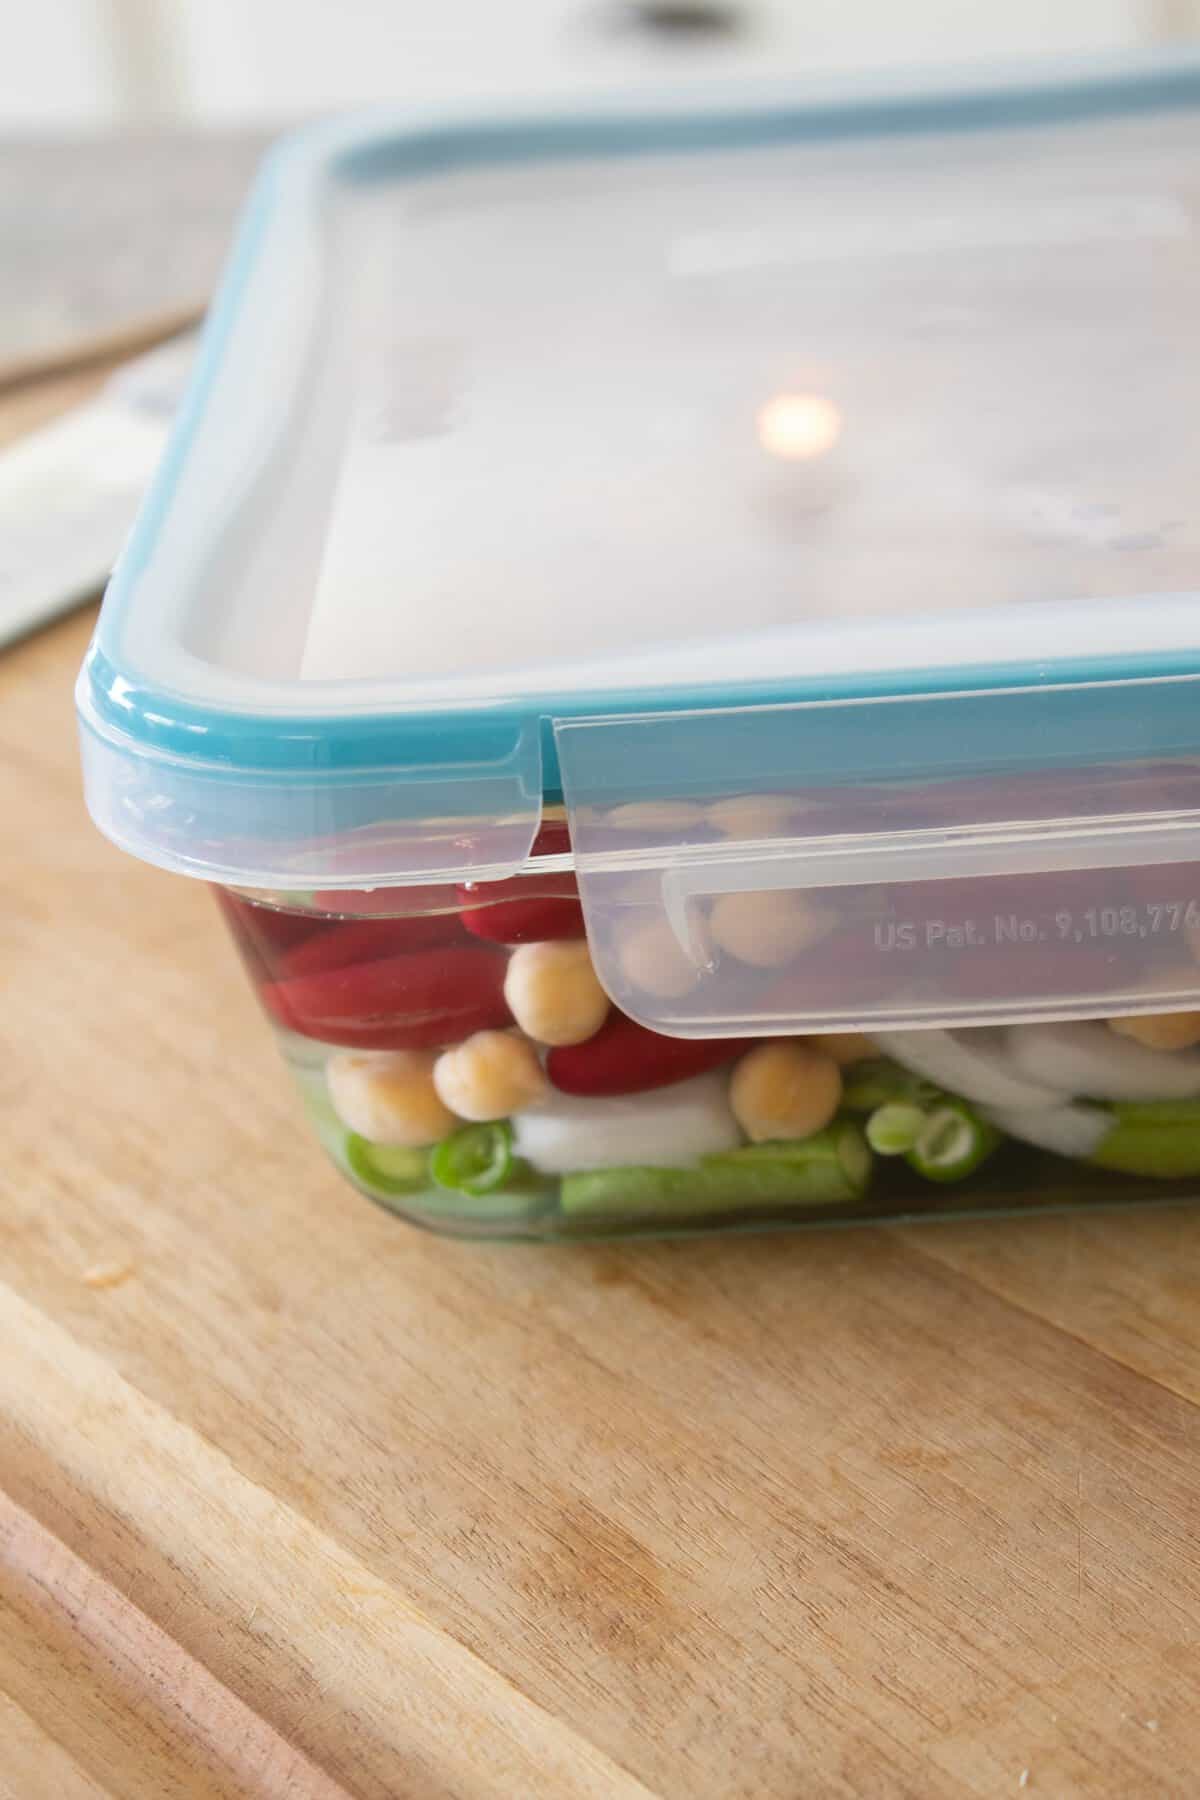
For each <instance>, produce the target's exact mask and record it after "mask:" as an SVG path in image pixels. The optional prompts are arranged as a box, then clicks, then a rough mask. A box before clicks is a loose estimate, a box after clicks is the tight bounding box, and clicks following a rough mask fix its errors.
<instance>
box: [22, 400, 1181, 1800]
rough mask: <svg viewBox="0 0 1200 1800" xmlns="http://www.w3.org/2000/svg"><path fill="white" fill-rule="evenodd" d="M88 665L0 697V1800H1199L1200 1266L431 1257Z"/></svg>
mask: <svg viewBox="0 0 1200 1800" xmlns="http://www.w3.org/2000/svg"><path fill="white" fill-rule="evenodd" d="M82 391H84V390H83V389H82V388H81V387H80V385H79V384H78V383H75V384H74V385H71V384H68V385H67V386H66V387H60V389H59V390H57V391H56V392H55V393H49V394H47V395H45V396H43V404H44V408H46V409H48V408H50V407H52V406H54V405H58V404H61V403H62V402H63V401H64V400H65V399H68V398H72V397H75V396H76V395H77V394H78V393H80V392H82ZM35 411H36V409H35ZM34 422H35V419H34V417H33V416H31V412H30V404H29V400H28V396H26V397H25V399H24V400H23V410H22V413H21V418H20V423H22V424H24V425H29V424H32V423H34ZM9 428H10V429H15V428H16V427H15V424H14V417H13V416H12V415H10V421H9ZM90 622H91V621H90V619H89V618H87V617H76V618H73V619H70V620H68V621H65V622H63V623H61V624H59V625H57V626H55V627H54V628H53V629H51V630H48V631H46V632H45V633H43V634H41V635H40V636H38V637H35V638H33V639H31V640H29V641H28V642H27V643H25V644H24V645H22V646H20V647H19V648H17V649H15V650H13V651H11V652H9V653H8V654H6V655H4V656H2V657H0V1489H2V1498H0V1796H3V1797H4V1800H9V1797H10V1796H11V1800H42V1797H43V1796H45V1797H46V1800H50V1797H53V1800H85V1797H86V1800H97V1797H100V1796H104V1797H110V1796H111V1797H119V1800H143V1797H145V1800H150V1797H152V1796H153V1797H155V1800H157V1797H158V1796H189V1797H190V1796H193V1795H196V1796H201V1795H203V1796H210V1795H212V1796H222V1797H223V1796H263V1797H268V1800H282V1797H284V1796H287V1797H289V1800H300V1797H303V1800H309V1797H312V1800H316V1797H321V1800H325V1797H326V1796H328V1797H330V1800H334V1797H338V1796H355V1797H362V1800H408V1797H410V1796H411V1797H414V1800H441V1797H443V1796H444V1797H446V1800H449V1797H450V1796H454V1797H455V1800H459V1797H463V1800H485V1797H486V1800H494V1797H497V1796H503V1797H506V1800H507V1797H510V1796H511V1797H512V1800H540V1797H542V1796H545V1797H547V1800H576V1797H584V1796H586V1797H588V1800H647V1797H648V1796H656V1797H661V1800H727V1797H744V1800H823V1797H825V1796H829V1797H830V1800H834V1797H838V1800H841V1797H857V1796H866V1797H869V1800H890V1797H892V1796H895V1797H897V1800H898V1797H901V1796H904V1797H908V1796H911V1797H912V1800H918V1797H919V1800H940V1797H943V1796H956V1795H986V1796H993V1795H1018V1796H1019V1795H1021V1794H1028V1795H1030V1796H1058V1797H1061V1796H1074V1795H1084V1796H1092V1795H1103V1796H1114V1797H1118V1796H1119V1797H1121V1800H1137V1797H1141V1796H1187V1795H1190V1794H1193V1793H1195V1792H1196V1791H1197V1786H1198V1781H1200V1778H1198V1777H1197V1775H1196V1768H1197V1763H1198V1760H1200V1723H1198V1719H1197V1705H1196V1696H1197V1681H1198V1678H1200V1556H1198V1550H1200V1544H1198V1532H1200V1458H1198V1454H1197V1452H1198V1450H1200V1410H1198V1408H1200V1231H1198V1226H1200V1214H1197V1213H1196V1212H1193V1211H1191V1210H1188V1209H1180V1210H1175V1211H1148V1212H1144V1213H1141V1214H1136V1213H1135V1214H1127V1215H1107V1216H1103V1217H1101V1216H1094V1217H1090V1218H1089V1217H1073V1218H1070V1219H1065V1220H1055V1219H1047V1218H1041V1219H1039V1218H1029V1219H1023V1220H1020V1221H1008V1222H997V1223H991V1224H985V1225H976V1226H970V1225H938V1226H931V1227H927V1228H925V1229H923V1230H915V1229H909V1230H891V1231H859V1232H845V1233H823V1234H812V1235H797V1236H790V1237H787V1236H784V1237H760V1238H745V1239H728V1240H725V1241H720V1240H710V1241H697V1242H693V1243H671V1244H661V1245H646V1244H640V1245H638V1246H636V1247H632V1248H628V1249H623V1248H614V1247H605V1248H584V1247H576V1248H566V1247H560V1248H551V1249H539V1248H535V1247H529V1246H509V1247H493V1248H488V1247H484V1246H480V1245H468V1244H460V1243H453V1242H447V1241H440V1240H438V1239H437V1238H435V1237H432V1236H426V1235H423V1234H421V1233H419V1232H417V1231H413V1230H409V1229H407V1228H405V1227H404V1226H402V1225H401V1224H399V1223H398V1222H397V1221H396V1220H394V1219H392V1218H390V1217H388V1216H387V1215H385V1214H384V1213H382V1212H380V1211H377V1210H375V1209H373V1208H372V1207H371V1206H370V1205H369V1204H367V1203H366V1202H365V1201H362V1200H360V1199H358V1198H357V1197H356V1196H355V1195H354V1194H352V1193H351V1192H349V1191H348V1190H346V1189H345V1188H343V1187H342V1186H341V1185H340V1183H339V1179H338V1177H337V1176H336V1175H335V1174H333V1173H332V1172H331V1171H330V1170H329V1169H327V1168H326V1167H325V1166H324V1165H323V1164H322V1162H321V1161H320V1159H319V1157H318V1156H317V1154H316V1153H315V1152H314V1150H313V1148H312V1146H311V1145H310V1143H309V1142H308V1140H307V1138H306V1135H305V1128H304V1125H303V1122H302V1119H301V1115H300V1112H299V1108H298V1106H297V1104H296V1102H295V1100H294V1099H293V1096H292V1094H291V1091H290V1089H289V1086H288V1082H287V1080H286V1079H285V1076H284V1073H283V1070H282V1068H281V1066H280V1065H279V1064H278V1062H277V1060H276V1057H275V1053H274V1050H273V1048H272V1046H271V1044H270V1043H269V1041H268V1038H267V1034H266V1031H265V1029H264V1028H263V1026H262V1025H261V1023H260V1021H259V1020H258V1018H257V1016H256V1013H255V1009H254V1005H253V1003H252V1000H251V998H250V995H249V993H248V991H247V990H246V988H245V986H244V984H243V982H242V978H241V975H240V973H239V970H238V969H237V967H236V965H235V963H234V959H233V957H232V955H231V953H230V951H229V949H228V948H227V946H226V944H225V942H224V941H223V939H222V935H221V931H220V929H219V927H218V922H217V918H216V916H215V911H214V909H213V908H212V906H211V903H210V900H209V897H208V896H207V894H206V893H205V892H204V890H203V889H202V888H201V887H199V886H197V885H195V884H192V883H189V882H187V881H184V880H178V879H172V878H170V877H168V876H166V875H163V874H160V873H157V872H156V871H154V870H152V869H149V868H144V867H141V866H139V865H138V864H136V863H134V862H131V861H129V860H127V859H126V858H124V857H122V856H120V855H119V854H118V853H117V852H116V851H114V850H112V849H110V848H109V847H108V846H107V845H106V844H105V843H103V842H102V841H101V839H100V838H99V837H98V836H97V835H96V833H95V832H94V831H93V830H92V828H91V827H90V825H89V823H88V821H87V819H86V817H85V814H84V810H83V806H82V802H81V799H80V794H79V782H78V777H77V764H76V750H75V741H74V729H73V722H72V711H71V689H72V684H73V680H74V676H75V671H76V668H77V665H78V662H79V660H80V657H81V656H82V653H83V650H84V646H85V643H86V639H87V635H88V630H89V627H90Z"/></svg>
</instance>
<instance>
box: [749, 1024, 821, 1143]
mask: <svg viewBox="0 0 1200 1800" xmlns="http://www.w3.org/2000/svg"><path fill="white" fill-rule="evenodd" d="M841 1098H842V1073H841V1070H840V1069H839V1068H838V1066H837V1064H836V1063H835V1062H834V1060H833V1058H832V1056H826V1055H825V1053H824V1051H822V1050H817V1049H815V1048H814V1046H813V1045H812V1044H802V1043H799V1042H796V1041H795V1040H788V1041H785V1042H780V1041H778V1040H777V1041H776V1042H774V1043H768V1044H759V1045H756V1047H755V1048H754V1049H753V1050H748V1051H747V1052H746V1054H745V1056H743V1057H742V1058H741V1060H740V1061H739V1062H738V1063H737V1065H736V1066H735V1068H734V1071H733V1078H732V1080H731V1081H730V1084H729V1103H730V1105H731V1106H732V1108H733V1115H734V1118H735V1119H736V1120H737V1122H738V1124H739V1125H740V1126H741V1128H742V1130H743V1131H744V1132H745V1133H746V1136H747V1137H748V1138H749V1139H750V1140H751V1142H752V1143H755V1144H761V1143H765V1142H766V1141H767V1140H768V1139H770V1138H806V1137H811V1136H812V1135H813V1133H814V1132H815V1131H821V1130H823V1129H824V1127H825V1126H826V1125H828V1124H829V1121H830V1120H831V1119H832V1118H833V1116H834V1114H835V1113H836V1112H837V1109H838V1105H839V1103H840V1101H841Z"/></svg>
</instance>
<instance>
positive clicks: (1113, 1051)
mask: <svg viewBox="0 0 1200 1800" xmlns="http://www.w3.org/2000/svg"><path fill="white" fill-rule="evenodd" d="M1008 1043H1009V1048H1010V1051H1011V1054H1012V1060H1013V1063H1014V1065H1015V1066H1016V1067H1017V1068H1018V1069H1019V1070H1020V1071H1021V1073H1022V1074H1023V1075H1025V1076H1027V1077H1028V1078H1029V1080H1031V1081H1057V1083H1058V1085H1059V1086H1060V1087H1063V1088H1066V1089H1067V1090H1068V1091H1069V1092H1070V1093H1072V1094H1084V1095H1087V1096H1088V1097H1089V1098H1091V1099H1094V1100H1191V1099H1194V1098H1196V1097H1197V1096H1198V1095H1200V1055H1197V1054H1196V1053H1195V1052H1193V1051H1187V1050H1148V1049H1147V1048H1146V1046H1145V1045H1144V1044H1137V1043H1135V1042H1134V1041H1133V1039H1132V1038H1127V1037H1118V1035H1117V1034H1116V1032H1115V1031H1110V1030H1109V1029H1108V1026H1107V1025H1103V1024H1098V1023H1096V1022H1089V1023H1076V1024H1065V1025H1013V1026H1010V1027H1009V1030H1008Z"/></svg>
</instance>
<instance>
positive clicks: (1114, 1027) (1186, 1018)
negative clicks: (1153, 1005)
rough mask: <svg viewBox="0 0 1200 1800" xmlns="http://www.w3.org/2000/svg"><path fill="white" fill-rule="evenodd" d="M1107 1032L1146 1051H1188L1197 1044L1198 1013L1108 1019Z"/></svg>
mask: <svg viewBox="0 0 1200 1800" xmlns="http://www.w3.org/2000/svg"><path fill="white" fill-rule="evenodd" d="M1108 1029H1109V1030H1110V1031H1115V1032H1116V1033H1117V1034H1118V1036H1120V1037H1127V1038H1132V1039H1133V1041H1134V1043H1135V1044H1144V1045H1145V1047H1146V1049H1147V1050H1190V1049H1191V1048H1192V1046H1193V1045H1194V1044H1200V1012H1177V1013H1139V1014H1138V1015H1137V1016H1136V1017H1134V1018H1129V1019H1110V1020H1109V1021H1108Z"/></svg>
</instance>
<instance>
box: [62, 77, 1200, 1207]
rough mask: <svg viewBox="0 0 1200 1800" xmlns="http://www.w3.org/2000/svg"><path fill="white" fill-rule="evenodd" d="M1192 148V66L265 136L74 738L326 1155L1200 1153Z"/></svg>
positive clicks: (363, 124) (1086, 1198)
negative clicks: (170, 874)
mask: <svg viewBox="0 0 1200 1800" xmlns="http://www.w3.org/2000/svg"><path fill="white" fill-rule="evenodd" d="M1198 167H1200V69H1198V67H1197V65H1196V64H1195V63H1194V62H1187V61H1178V60H1177V61H1175V62H1174V63H1173V64H1172V65H1171V66H1170V67H1165V66H1160V65H1157V64H1147V65H1139V66H1137V67H1136V68H1131V69H1125V70H1121V71H1113V70H1111V69H1110V70H1104V71H1094V70H1093V71H1085V72H1077V71H1072V72H1070V74H1069V75H1068V74H1064V73H1062V72H1061V71H1059V70H1050V71H1049V72H1039V73H1037V74H1036V75H1034V76H1032V77H1028V76H1027V77H1025V78H1023V79H1022V80H1021V81H1020V82H1013V81H1011V80H1009V79H1007V78H1005V79H1003V80H1001V79H999V78H997V79H995V80H994V81H992V82H991V83H990V85H986V86H976V87H975V88H974V89H972V90H971V91H969V92H968V91H963V90H957V91H955V92H947V93H942V94H933V95H931V94H929V93H921V92H916V91H912V92H910V91H908V90H907V89H904V88H900V87H897V86H896V85H894V84H893V85H891V86H889V87H886V88H884V87H880V86H875V87H873V88H870V89H866V90H863V91H861V92H858V93H847V92H836V91H833V90H832V89H827V90H826V91H825V92H823V93H822V94H820V95H812V94H810V95H807V96H806V95H803V94H798V93H795V92H791V93H779V92H774V93H770V92H757V93H755V94H753V95H750V96H746V95H744V94H743V95H740V96H733V97H730V96H728V95H722V96H720V97H719V98H717V99H715V100H713V101H711V102H709V103H706V104H705V106H703V107H699V106H698V105H697V102H696V100H695V98H694V96H693V97H692V98H688V97H687V96H685V97H684V98H683V99H679V98H676V99H673V100H668V101H667V102H665V103H664V104H663V105H662V106H661V107H659V108H658V109H657V110H652V109H650V108H648V107H646V108H634V109H631V108H630V107H629V106H626V107H624V108H622V107H621V106H619V105H608V104H605V103H600V102H596V103H595V104H594V105H593V106H592V108H591V110H588V111H576V112H572V113H571V114H570V115H569V116H568V115H563V114H559V115H554V116H551V115H545V116H541V115H537V114H534V113H529V114H519V113H517V112H516V111H510V112H505V113H503V114H498V115H495V116H491V117H489V118H486V119H483V118H471V117H467V116H462V117H451V116H447V115H442V116H439V117H437V118H427V117H414V116H411V115H398V116H389V115H384V116H371V117H368V118H366V119H365V120H362V121H358V122H354V123H351V124H349V125H344V124H337V125H331V126H323V127H320V128H317V129H315V130H312V131H309V132H308V133H307V134H304V135H301V136H300V137H299V138H298V139H295V140H293V141H290V142H288V143H287V144H285V146H284V147H283V148H282V149H280V150H279V151H277V152H276V153H275V154H274V155H272V156H271V157H270V158H269V160H268V162H267V164H266V166H265V168H264V170H263V173H262V176H261V178H260V180H259V183H258V186H257V188H256V190H255V192H254V195H253V197H252V199H251V201H250V204H249V208H248V211H247V214H246V218H245V222H244V225H243V228H242V232H241V236H240V238H239V240H238V243H237V246H236V249H235V252H234V255H233V258H232V262H231V264H230V268H229V272H228V275H227V277H226V280H225V283H224V287H223V289H222V292H221V294H220V297H219V300H218V302H217V304H216V306H215V308H214V311H213V313H212V316H211V319H210V322H209V324H208V328H207V335H206V338H205V343H204V347H203V351H202V355H201V358H200V361H199V366H198V369H197V372H196V374H195V376H194V379H193V383H192V386H191V390H190V394H189V397H188V399H187V402H186V404H185V407H184V410H183V413H182V416H181V418H180V419H179V421H178V424H177V426H176V429H175V433H174V440H173V443H172V445H171V447H170V450H169V452H168V454H167V456H166V459H165V461H164V463H163V465H162V467H161V469H160V471H159V473H158V476H157V479H156V481H155V483H154V486H153V489H152V491H151V493H150V495H149V497H148V499H147V501H146V503H145V506H144V509H143V511H142V514H141V517H140V520H139V522H138V524H137V526H136V529H135V530H134V533H133V535H132V537H131V539H130V541H129V544H128V546H127V548H126V550H125V553H124V555H123V556H122V558H121V561H120V564H119V567H118V568H117V570H116V573H115V575H114V578H113V581H112V585H111V587H110V589H109V593H108V597H107V600H106V602H105V606H104V610H103V613H102V616H101V621H100V625H99V629H98V631H97V635H96V639H95V643H94V645H93V647H92V650H91V653H90V655H89V658H88V661H87V665H86V667H85V670H84V673H83V675H82V678H81V685H80V690H79V705H80V715H81V721H82V741H83V756H84V767H85V772H86V784H87V794H88V801H89V804H90V807H91V810H92V813H93V815H94V817H95V819H96V820H97V822H98V824H99V825H100V827H101V828H102V829H103V830H104V831H105V832H107V833H108V835H109V836H110V837H111V838H112V839H113V840H114V841H115V842H116V843H118V844H120V845H122V846H123V847H124V848H126V849H128V850H129V851H131V852H132V853H133V854H135V855H137V856H141V857H143V858H145V859H147V860H148V861H150V862H154V863H157V864H159V865H161V866H162V867H164V868H167V869H172V870H175V871H177V872H178V873H180V874H184V875H191V876H194V877H197V878H199V879H202V880H205V881H207V882H210V883H212V884H213V887H214V889H215V892H216V895H217V899H218V901H219V903H220V905H221V908H222V910H223V912H224V915H225V918H226V920H227V922H228V925H229V928H230V930H231V932H232V935H233V938H234V940H235V942H236V944H237V946H238V948H239V950H240V951H241V954H242V956H243V958H244V961H245V964H246V968H247V970H248V971H249V974H250V977H251V979H252V981H253V983H254V985H255V988H256V990H257V993H258V997H259V1000H260V1001H261V1004H262V1008H263V1011H264V1013H265V1015H266V1018H267V1020H268V1021H269V1024H270V1026H271V1028H272V1030H273V1031H274V1032H275V1034H276V1036H277V1038H278V1041H279V1044H280V1047H281V1049H282V1051H283V1055H284V1057H285V1059H286V1061H287V1063H288V1064H289V1066H290V1067H291V1069H292V1071H293V1073H294V1075H295V1077H296V1080H297V1082H298V1083H299V1087H300V1091H301V1093H302V1095H303V1099H304V1103H305V1106H306V1107H307V1110H308V1113H309V1116H310V1118H311V1121H312V1124H313V1127H314V1130H315V1133H316V1135H317V1137H318V1138H319V1140H320V1142H321V1143H322V1145H323V1146H324V1147H325V1150H326V1151H327V1152H328V1154H329V1155H330V1156H331V1157H332V1159H333V1160H334V1162H335V1163H336V1164H337V1165H338V1167H339V1168H340V1169H341V1171H342V1173H343V1174H344V1175H345V1176H346V1177H347V1178H348V1180H349V1181H350V1182H351V1183H353V1184H354V1185H355V1186H356V1187H358V1188H359V1189H361V1190H362V1191H363V1192H364V1193H366V1194H368V1195H370V1196H372V1197H373V1198H374V1199H376V1200H378V1201H380V1202H381V1203H382V1204H383V1205H384V1206H386V1207H388V1208H390V1209H391V1210H392V1211H394V1212H396V1213H399V1214H400V1215H401V1216H403V1217H404V1218H407V1219H410V1220H414V1221H417V1222H420V1223H423V1224H427V1225H434V1226H437V1227H438V1228H440V1229H444V1230H449V1231H456V1232H466V1233H475V1234H480V1235H501V1236H504V1235H510V1236H528V1237H537V1238H547V1239H549V1238H564V1237H566V1238H573V1237H577V1236H586V1235H589V1234H602V1233H613V1232H626V1231H655V1232H657V1231H667V1230H679V1229H692V1228H698V1227H704V1228H710V1227H711V1228H727V1227H748V1226H762V1225H766V1224H784V1223H786V1224H791V1225H796V1224H802V1223H813V1222H821V1223H827V1222H830V1221H851V1220H866V1219H879V1218H886V1217H896V1216H904V1217H921V1216H927V1215H936V1214H946V1213H964V1212H985V1211H989V1212H990V1211H997V1210H1006V1209H1016V1208H1027V1207H1052V1206H1076V1205H1088V1204H1112V1203H1115V1202H1120V1201H1127V1200H1138V1201H1149V1200H1151V1199H1155V1198H1158V1199H1171V1198H1174V1199H1178V1198H1180V1197H1183V1196H1186V1195H1189V1194H1191V1193H1192V1192H1193V1191H1194V1190H1195V1188H1196V1185H1197V1182H1198V1181H1200V614H1198V611H1197V596H1196V593H1195V581H1196V569H1197V566H1198V558H1200V507H1198V506H1197V494H1198V493H1200V440H1198V438H1197V423H1196V422H1197V419H1198V418H1200V360H1198V359H1197V356H1196V341H1197V321H1198V320H1200V256H1198V254H1197V230H1198V228H1200V177H1198V175H1197V168H1198ZM226 1067H227V1068H228V1069H229V1071H230V1073H229V1076H228V1079H230V1080H236V1046H230V1054H229V1056H228V1058H227V1060H226ZM212 1103H213V1104H214V1105H219V1099H218V1098H217V1097H216V1096H214V1097H213V1102H212Z"/></svg>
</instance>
